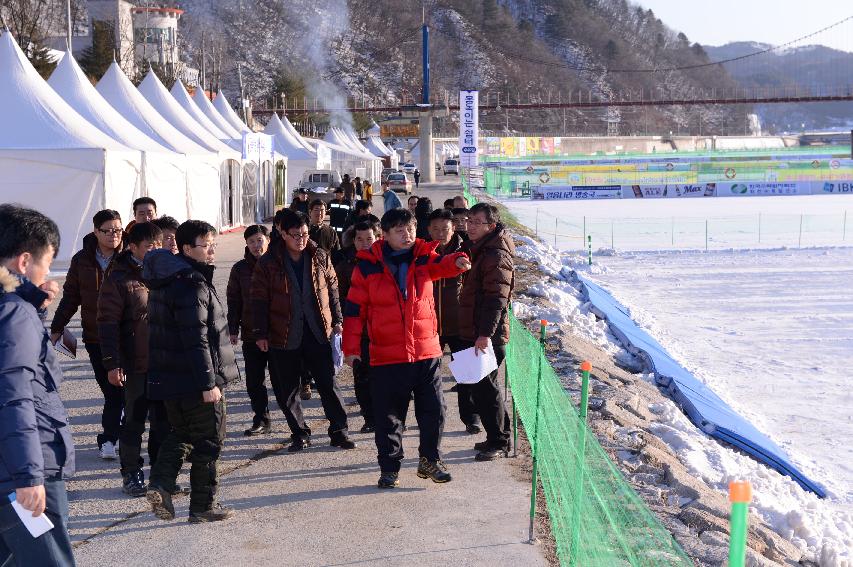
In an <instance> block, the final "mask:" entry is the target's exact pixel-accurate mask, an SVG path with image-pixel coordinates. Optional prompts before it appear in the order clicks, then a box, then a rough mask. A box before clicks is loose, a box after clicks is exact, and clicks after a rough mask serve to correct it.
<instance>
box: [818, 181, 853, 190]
mask: <svg viewBox="0 0 853 567" xmlns="http://www.w3.org/2000/svg"><path fill="white" fill-rule="evenodd" d="M815 193H817V191H815ZM823 193H853V181H827V182H825V183H824V184H823Z"/></svg>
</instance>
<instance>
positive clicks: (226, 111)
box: [213, 90, 251, 133]
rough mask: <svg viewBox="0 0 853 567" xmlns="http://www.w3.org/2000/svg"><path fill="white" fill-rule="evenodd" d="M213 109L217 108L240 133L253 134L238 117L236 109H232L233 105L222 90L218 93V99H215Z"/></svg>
mask: <svg viewBox="0 0 853 567" xmlns="http://www.w3.org/2000/svg"><path fill="white" fill-rule="evenodd" d="M213 108H215V109H216V110H217V111H218V112H219V114H221V115H222V117H223V118H225V120H226V121H227V122H228V123H229V124H231V126H233V127H234V128H235V129H237V131H238V132H241V133H242V132H251V130H250V129H249V127H248V126H246V124H245V123H244V122H243V121H242V120H240V117H239V116H237V113H236V112H234V109H233V108H231V105H230V104H228V99H226V98H225V95H224V94H223V93H222V91H221V90H220V91H219V92H218V93H216V98H214V99H213Z"/></svg>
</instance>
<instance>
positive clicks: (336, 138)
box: [323, 128, 379, 160]
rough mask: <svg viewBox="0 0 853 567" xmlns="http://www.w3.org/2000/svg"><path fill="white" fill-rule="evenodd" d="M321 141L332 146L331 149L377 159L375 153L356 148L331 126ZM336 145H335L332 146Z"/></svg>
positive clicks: (363, 157)
mask: <svg viewBox="0 0 853 567" xmlns="http://www.w3.org/2000/svg"><path fill="white" fill-rule="evenodd" d="M323 141H325V142H327V143H329V144H330V145H332V146H333V149H336V150H338V151H342V152H345V153H348V154H350V155H352V156H355V157H357V158H358V159H365V160H374V159H379V158H377V157H376V156H375V155H373V154H370V153H366V152H362V151H359V150H356V149H355V148H353V147H352V145H351V143H347V140H346V136H345V135H344V134H343V133H342V132H340V131H339V130H338V129H337V128H331V129H330V130H329V131H328V132H326V135H325V136H323ZM334 146H337V147H334Z"/></svg>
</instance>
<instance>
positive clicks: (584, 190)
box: [531, 185, 622, 201]
mask: <svg viewBox="0 0 853 567" xmlns="http://www.w3.org/2000/svg"><path fill="white" fill-rule="evenodd" d="M620 197H622V186H621V185H548V186H539V187H531V199H533V200H537V201H538V200H545V201H552V200H557V199H619V198H620Z"/></svg>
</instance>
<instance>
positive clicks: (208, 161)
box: [97, 62, 239, 227]
mask: <svg viewBox="0 0 853 567" xmlns="http://www.w3.org/2000/svg"><path fill="white" fill-rule="evenodd" d="M97 90H98V92H99V93H101V95H102V96H103V97H104V98H105V99H106V100H107V102H109V103H110V104H111V105H112V107H113V108H115V109H116V110H117V111H118V112H120V113H121V114H122V115H123V116H124V117H125V118H126V119H127V120H128V121H130V122H131V123H132V124H133V125H134V126H136V127H137V128H139V129H140V130H141V131H142V132H144V133H145V134H146V135H148V136H149V137H151V138H153V139H154V140H156V141H157V142H158V143H160V144H161V145H164V146H166V147H167V148H169V149H171V150H172V151H174V152H178V153H182V154H185V155H186V162H187V188H186V199H183V201H184V207H185V215H184V216H185V217H186V218H192V219H198V220H204V221H207V222H209V223H211V224H212V225H214V226H216V227H222V226H223V225H224V224H226V223H227V221H228V220H229V219H230V218H231V217H230V216H228V213H231V212H232V209H229V210H227V211H226V210H225V209H226V208H227V202H228V199H226V197H225V195H224V194H223V193H227V191H226V190H225V189H226V188H225V187H224V186H223V187H220V161H221V160H220V158H219V156H218V155H217V154H215V153H214V152H211V151H209V150H207V149H206V148H203V147H202V146H200V145H198V144H196V143H195V142H193V141H192V140H190V139H189V138H187V137H186V136H184V135H183V134H182V133H181V132H180V131H178V130H177V129H176V128H175V127H174V126H172V125H171V124H169V122H168V121H167V120H166V119H165V118H163V117H162V116H161V115H160V113H159V112H157V110H156V109H155V108H154V107H153V106H151V104H150V103H149V102H148V101H147V100H145V97H143V96H142V93H140V92H139V91H138V90H137V89H136V87H134V86H133V84H132V83H131V82H130V80H129V79H128V78H127V77H126V76H125V74H124V72H122V70H121V68H120V67H119V66H118V64H117V63H115V62H113V64H112V65H110V68H109V69H108V70H107V72H106V73H105V74H104V76H103V77H101V80H100V81H99V82H98V85H97ZM238 166H239V164H238ZM148 192H149V194H151V196H152V197H154V199H155V200H156V201H157V204H158V205H159V206H160V207H159V208H160V209H161V210H162V211H163V212H166V211H171V212H170V214H172V216H178V215H177V214H176V213H177V209H178V208H179V206H180V201H181V200H182V198H181V196H180V195H177V194H171V195H164V194H162V193H157V196H155V193H154V192H153V188H151V187H149V190H148ZM161 200H162V201H166V202H167V205H166V206H163V205H161V204H160V203H161ZM220 205H221V206H220ZM232 216H233V215H232Z"/></svg>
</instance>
